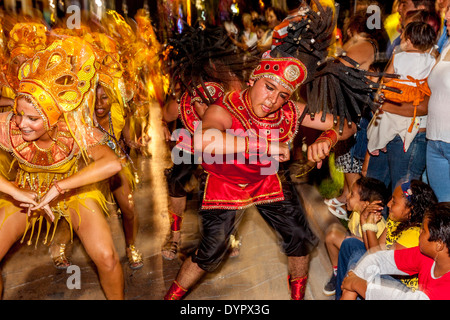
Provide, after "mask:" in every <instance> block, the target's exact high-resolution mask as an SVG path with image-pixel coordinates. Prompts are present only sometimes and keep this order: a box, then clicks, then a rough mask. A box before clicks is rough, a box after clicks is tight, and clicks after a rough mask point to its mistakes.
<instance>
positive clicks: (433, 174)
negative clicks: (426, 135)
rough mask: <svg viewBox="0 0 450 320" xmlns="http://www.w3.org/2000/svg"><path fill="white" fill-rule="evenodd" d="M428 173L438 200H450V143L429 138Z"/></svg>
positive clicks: (429, 181)
mask: <svg viewBox="0 0 450 320" xmlns="http://www.w3.org/2000/svg"><path fill="white" fill-rule="evenodd" d="M427 175H428V183H429V185H430V187H431V188H432V189H433V191H434V193H435V194H436V196H437V198H438V201H439V202H447V201H450V143H446V142H443V141H435V140H428V147H427Z"/></svg>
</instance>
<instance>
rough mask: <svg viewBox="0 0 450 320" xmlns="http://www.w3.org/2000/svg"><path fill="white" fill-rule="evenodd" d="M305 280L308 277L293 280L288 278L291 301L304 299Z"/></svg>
mask: <svg viewBox="0 0 450 320" xmlns="http://www.w3.org/2000/svg"><path fill="white" fill-rule="evenodd" d="M307 280H308V275H306V276H304V277H299V278H295V279H291V276H288V282H289V285H290V288H291V300H303V299H304V298H305V291H306V281H307Z"/></svg>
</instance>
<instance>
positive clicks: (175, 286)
mask: <svg viewBox="0 0 450 320" xmlns="http://www.w3.org/2000/svg"><path fill="white" fill-rule="evenodd" d="M186 292H187V290H186V289H185V288H183V287H182V286H180V284H179V283H178V282H176V281H174V282H173V283H172V286H171V287H170V289H169V291H167V293H166V295H165V296H164V300H181V298H183V296H184V295H185V294H186Z"/></svg>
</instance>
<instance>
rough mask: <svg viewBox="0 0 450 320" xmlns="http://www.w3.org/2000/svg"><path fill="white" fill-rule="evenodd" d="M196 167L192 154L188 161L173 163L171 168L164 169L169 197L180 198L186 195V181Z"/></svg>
mask: <svg viewBox="0 0 450 320" xmlns="http://www.w3.org/2000/svg"><path fill="white" fill-rule="evenodd" d="M197 168H198V164H196V163H194V155H192V157H191V162H190V163H180V164H174V165H173V167H172V168H170V169H166V171H165V175H166V180H167V186H168V189H169V196H170V197H173V198H182V197H185V196H186V195H187V192H186V190H185V186H186V183H188V182H189V180H190V179H191V177H192V175H193V174H194V172H195V170H197Z"/></svg>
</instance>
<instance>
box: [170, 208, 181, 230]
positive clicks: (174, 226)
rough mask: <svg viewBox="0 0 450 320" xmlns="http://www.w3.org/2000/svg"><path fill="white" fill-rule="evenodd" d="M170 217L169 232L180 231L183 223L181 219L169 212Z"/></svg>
mask: <svg viewBox="0 0 450 320" xmlns="http://www.w3.org/2000/svg"><path fill="white" fill-rule="evenodd" d="M169 215H170V221H171V223H170V230H172V231H174V232H175V231H180V230H181V222H182V221H183V217H182V216H179V215H177V214H175V213H174V212H172V211H170V210H169Z"/></svg>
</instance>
